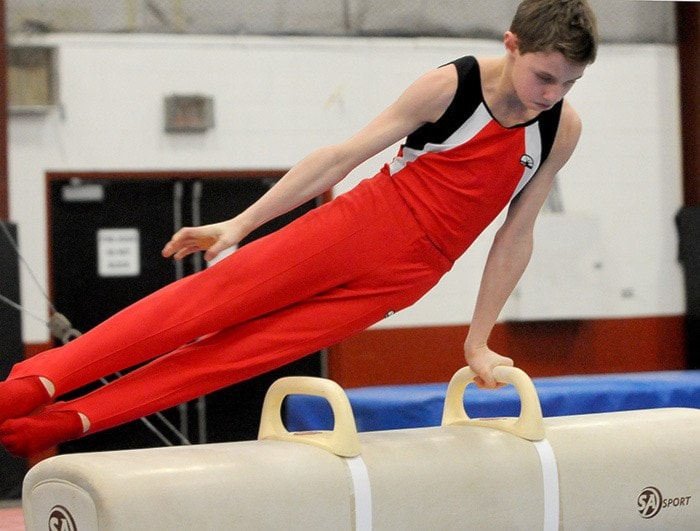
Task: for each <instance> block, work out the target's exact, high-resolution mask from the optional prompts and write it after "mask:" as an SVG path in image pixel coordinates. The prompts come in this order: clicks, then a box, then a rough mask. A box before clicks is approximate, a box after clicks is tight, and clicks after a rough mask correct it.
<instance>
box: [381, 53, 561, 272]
mask: <svg viewBox="0 0 700 531" xmlns="http://www.w3.org/2000/svg"><path fill="white" fill-rule="evenodd" d="M451 64H454V65H455V66H456V68H457V72H458V79H459V81H458V86H457V91H456V93H455V96H454V99H453V101H452V103H451V104H450V105H449V107H448V108H447V110H446V111H445V113H444V114H443V115H442V116H441V117H440V119H438V120H437V121H436V122H434V123H427V124H424V125H422V126H421V127H419V128H418V129H417V130H416V131H414V132H413V133H411V134H410V135H409V136H408V137H407V138H406V141H405V143H404V144H402V146H401V147H400V149H399V152H398V154H397V156H396V157H395V158H394V160H393V161H392V162H391V163H388V164H386V165H385V166H384V167H383V168H382V170H381V171H382V173H385V174H388V175H390V176H391V180H392V181H393V182H394V184H395V186H396V188H397V189H398V191H399V193H400V195H401V196H402V197H403V199H404V201H405V202H406V203H407V205H408V207H409V209H410V210H411V211H412V213H413V215H414V216H415V218H416V220H417V222H418V224H419V225H420V226H421V228H422V229H423V230H424V231H425V234H426V236H427V237H428V238H429V239H430V240H431V242H432V243H433V245H435V246H436V247H437V248H438V250H439V251H440V252H441V253H442V254H443V255H444V256H445V257H447V258H448V259H449V260H451V261H453V262H454V261H455V260H456V259H457V258H458V257H459V256H461V255H462V254H463V253H464V251H466V249H467V248H468V247H469V246H470V245H471V244H472V242H473V241H474V240H475V239H476V238H477V236H478V235H479V234H480V233H481V232H482V231H483V230H484V229H485V228H486V227H487V226H488V225H489V224H490V223H491V221H493V220H494V219H495V218H496V216H498V214H499V213H500V212H501V211H502V210H503V208H505V207H506V206H507V205H508V204H509V203H510V201H511V200H512V199H513V198H514V197H515V196H516V195H517V194H518V193H519V192H520V191H521V190H522V189H523V188H524V187H525V185H526V184H527V183H528V181H529V180H530V179H531V178H532V176H533V175H534V174H535V172H536V171H537V169H538V168H539V167H540V165H541V164H542V162H543V161H544V160H545V159H546V158H547V156H548V155H549V152H550V150H551V148H552V144H553V143H554V137H555V135H556V132H557V127H558V125H559V118H560V115H561V107H562V102H559V103H557V104H556V105H555V106H554V107H553V108H551V109H549V110H547V111H544V112H543V113H541V114H539V115H538V116H537V117H535V118H534V119H532V120H530V121H529V122H526V123H523V124H520V125H517V126H513V127H503V126H502V125H501V124H499V123H498V122H497V121H496V120H495V119H494V118H493V116H491V114H490V111H489V109H488V107H487V105H486V102H485V101H484V96H483V93H482V90H481V75H480V72H479V65H478V63H477V60H476V59H475V58H474V57H471V56H468V57H462V58H461V59H457V60H456V61H453V62H452V63H451Z"/></svg>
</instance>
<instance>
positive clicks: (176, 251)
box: [161, 221, 243, 260]
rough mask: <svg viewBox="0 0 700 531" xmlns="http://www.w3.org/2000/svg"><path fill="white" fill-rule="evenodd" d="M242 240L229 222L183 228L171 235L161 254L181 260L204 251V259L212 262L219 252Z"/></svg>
mask: <svg viewBox="0 0 700 531" xmlns="http://www.w3.org/2000/svg"><path fill="white" fill-rule="evenodd" d="M242 238H243V236H242V235H239V234H238V233H237V231H236V229H235V227H234V226H233V225H232V224H231V223H230V222H226V221H224V222H221V223H213V224H211V225H202V226H201V227H184V228H182V229H180V230H179V231H177V232H176V233H175V234H173V236H172V238H171V239H170V241H169V242H168V243H166V244H165V247H163V250H162V251H161V254H162V255H163V256H164V257H165V258H170V257H173V258H175V259H176V260H181V259H182V258H185V257H186V256H188V255H190V254H192V253H196V252H198V251H205V253H204V259H205V260H213V259H214V258H215V257H216V256H217V255H218V254H219V253H220V252H221V251H223V250H224V249H227V248H228V247H232V246H234V245H236V244H238V243H239V242H240V240H241V239H242Z"/></svg>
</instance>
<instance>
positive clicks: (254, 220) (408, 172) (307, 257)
mask: <svg viewBox="0 0 700 531" xmlns="http://www.w3.org/2000/svg"><path fill="white" fill-rule="evenodd" d="M503 42H504V54H503V55H502V56H500V57H493V58H474V57H471V56H466V57H462V58H460V59H457V60H455V61H453V62H450V63H448V64H446V65H443V66H442V67H439V68H436V69H434V70H432V71H430V72H428V73H426V74H424V75H423V76H421V77H419V78H418V79H417V80H416V81H414V82H413V83H412V84H411V85H410V86H409V87H408V88H407V89H406V90H405V91H404V92H403V93H402V94H401V95H400V96H399V98H398V99H397V100H396V101H395V102H394V103H393V104H391V105H390V106H389V107H388V108H387V109H386V110H384V111H383V112H382V113H380V114H379V115H378V116H377V117H376V118H375V119H374V120H372V121H371V122H370V123H369V124H368V125H367V126H366V127H365V128H364V129H362V130H360V131H359V132H358V133H357V134H355V135H354V136H352V137H350V138H349V139H348V140H346V141H344V142H341V143H339V144H336V145H330V146H326V147H322V148H320V149H318V150H316V151H314V152H312V153H311V154H310V155H309V156H307V157H306V158H304V159H303V160H301V161H300V162H299V163H297V164H296V165H295V166H294V167H293V168H292V169H291V170H289V172H288V173H287V174H286V175H285V176H284V177H283V178H282V179H280V180H279V181H278V183H277V184H275V186H273V187H272V188H271V189H270V190H269V191H268V192H267V193H266V194H265V195H264V196H262V197H261V198H260V199H259V200H258V201H257V202H256V203H255V204H253V205H252V206H251V207H249V208H248V209H247V210H245V211H244V212H242V213H240V214H239V215H237V216H235V217H233V218H232V219H229V220H226V221H222V222H220V223H214V224H211V225H204V226H200V227H186V228H183V229H181V230H179V231H178V232H177V233H175V234H174V235H173V236H172V239H171V240H170V241H169V242H168V243H167V244H166V245H165V247H164V248H163V251H162V254H163V256H164V257H166V258H169V257H173V258H174V259H182V258H183V257H185V256H187V255H189V254H191V253H194V252H198V251H205V254H204V257H205V259H207V260H211V259H213V258H214V257H215V256H217V255H218V254H219V253H220V252H221V251H223V250H224V249H226V248H229V247H232V246H235V245H236V244H237V243H238V242H240V241H241V240H242V239H243V238H244V237H245V236H246V235H247V234H249V233H250V232H251V231H252V230H254V229H255V228H257V227H259V226H260V225H262V224H263V223H265V222H267V221H269V220H270V219H273V218H275V217H276V216H279V215H281V214H282V213H285V212H287V211H289V210H291V209H292V208H294V207H296V206H298V205H300V204H302V203H304V202H306V201H308V200H309V199H311V198H314V197H316V196H318V195H319V194H321V193H323V192H325V191H326V190H329V189H330V188H332V187H333V186H334V185H335V184H337V183H338V182H339V181H341V180H342V179H343V178H344V177H345V176H346V175H347V174H348V173H350V171H352V170H353V169H354V168H355V167H357V166H358V165H359V164H360V163H362V162H364V161H366V160H367V159H369V158H370V157H372V156H374V155H376V154H377V153H379V152H381V151H382V150H384V149H385V148H387V147H390V146H392V145H393V144H395V143H396V142H399V141H402V140H403V144H402V145H401V147H400V148H399V150H398V153H397V154H396V156H395V158H394V159H393V160H392V161H391V162H389V163H387V164H386V165H384V166H383V167H382V168H381V170H380V171H379V172H378V173H377V174H376V175H375V176H374V177H372V178H370V179H366V180H364V181H362V182H360V183H359V184H358V185H357V186H356V187H355V188H353V189H352V190H351V191H349V192H347V193H345V194H342V195H340V196H338V197H337V198H335V199H333V200H332V201H330V202H329V203H327V204H325V205H323V206H320V207H319V208H316V209H314V210H312V211H311V212H309V213H308V214H306V215H304V216H302V217H301V218H299V219H297V220H295V221H294V222H292V223H291V224H289V225H288V226H286V227H285V228H283V229H281V230H279V231H277V232H275V233H273V234H271V235H269V236H266V237H264V238H261V239H259V240H256V241H254V242H252V243H250V244H248V245H245V246H243V247H241V248H240V249H238V250H236V251H235V252H234V253H232V254H231V255H230V256H229V257H227V258H225V259H224V260H221V261H220V262H218V263H217V264H215V265H213V266H211V267H209V268H207V269H205V270H204V271H202V272H201V273H197V274H194V275H190V276H187V277H185V278H183V279H181V280H179V281H177V282H175V283H173V284H170V285H168V286H166V287H164V288H162V289H160V290H158V291H156V292H155V293H153V294H151V295H149V296H147V297H145V298H144V299H142V300H140V301H138V302H136V303H135V304H133V305H131V306H129V307H128V308H126V309H124V310H122V311H120V312H119V313H117V314H116V315H114V316H113V317H111V318H109V319H107V320H106V321H105V322H104V323H102V324H100V325H98V326H96V327H95V328H93V329H92V330H90V331H88V332H87V333H85V334H84V335H82V336H80V337H78V338H77V339H75V340H73V341H71V342H69V343H67V344H66V345H63V346H61V347H58V348H55V349H52V350H48V351H46V352H43V353H41V354H39V355H36V356H34V357H32V358H29V359H27V360H25V361H22V362H20V363H17V364H16V365H15V366H14V367H13V369H12V371H11V373H10V375H9V377H8V379H7V380H6V381H4V382H1V383H0V443H2V445H3V446H4V447H5V448H6V449H7V450H8V451H9V452H10V453H12V454H14V455H17V456H29V455H32V454H35V453H37V452H39V451H42V450H45V449H48V448H50V447H52V446H54V445H56V444H58V443H60V442H63V441H66V440H70V439H75V438H78V437H81V436H83V435H85V434H90V433H95V432H98V431H100V430H105V429H107V428H111V427H113V426H117V425H119V424H122V423H125V422H128V421H132V420H135V419H138V418H140V417H143V416H146V415H149V414H152V413H155V412H157V411H160V410H163V409H166V408H169V407H172V406H175V405H177V404H180V403H183V402H186V401H189V400H192V399H195V398H197V397H199V396H201V395H203V394H206V393H210V392H212V391H215V390H217V389H220V388H222V387H226V386H229V385H232V384H234V383H236V382H240V381H242V380H245V379H248V378H251V377H254V376H256V375H259V374H261V373H263V372H266V371H269V370H272V369H274V368H276V367H279V366H281V365H283V364H286V363H289V362H291V361H293V360H296V359H298V358H300V357H303V356H305V355H308V354H309V353H311V352H315V351H318V350H320V349H323V348H325V347H327V346H329V345H333V344H335V343H337V342H339V341H341V340H343V339H345V338H347V337H348V336H350V335H351V334H353V333H356V332H358V331H360V330H363V329H365V328H366V327H368V326H370V325H371V324H373V323H376V322H377V321H379V320H381V319H382V318H384V317H385V316H388V315H391V314H393V313H394V312H396V311H399V310H401V309H402V308H405V307H407V306H409V305H411V304H413V303H414V302H416V301H417V300H418V299H419V298H420V297H421V296H423V295H424V294H425V293H426V292H427V291H428V290H430V288H432V287H433V286H434V285H435V284H436V283H437V282H438V280H439V279H440V278H441V277H442V276H443V275H444V274H445V273H446V272H447V271H448V270H449V269H450V268H451V267H452V264H453V263H454V261H455V260H456V259H457V258H458V257H459V256H460V255H462V254H463V253H464V252H465V251H466V250H467V248H468V247H469V246H470V245H471V243H472V242H473V241H474V240H475V239H476V237H477V236H478V235H479V234H480V233H481V232H482V231H483V230H484V229H485V228H486V227H487V226H488V225H489V223H490V222H491V221H493V220H494V219H495V218H496V217H497V216H498V214H499V213H500V212H501V211H502V210H503V209H504V208H506V207H508V210H507V215H506V217H505V220H504V222H503V224H502V226H501V227H500V228H499V230H498V231H497V233H496V236H495V238H494V241H493V244H492V246H491V249H490V251H489V255H488V258H487V261H486V265H485V268H484V272H483V276H482V279H481V284H480V288H479V293H478V297H477V302H476V306H475V308H474V314H473V318H472V321H471V324H470V327H469V331H468V333H467V337H466V339H465V342H464V356H465V360H466V362H467V363H468V364H469V365H470V366H471V367H472V369H473V370H474V371H475V372H476V373H477V375H478V377H477V384H478V385H479V386H481V387H486V388H494V387H496V386H497V384H496V382H495V380H494V377H493V374H492V369H493V368H494V367H495V366H497V365H512V364H513V361H512V360H511V359H510V358H506V357H504V356H501V355H499V354H497V353H496V352H494V351H492V350H491V349H490V348H489V346H488V337H489V334H490V332H491V329H492V327H493V326H494V324H495V322H496V319H497V317H498V315H499V313H500V311H501V310H502V308H503V305H504V304H505V302H506V299H507V298H508V296H509V295H510V293H511V291H512V290H513V289H514V287H515V285H516V283H517V281H518V280H519V278H520V276H521V275H522V273H523V271H524V269H525V267H526V266H527V263H528V261H529V259H530V255H531V252H532V245H533V227H534V223H535V219H536V217H537V214H538V212H539V210H540V208H541V206H542V205H543V203H544V201H545V199H546V197H547V194H548V192H549V190H550V187H551V185H552V183H553V180H554V177H555V175H556V174H557V172H558V171H559V170H560V169H561V168H562V166H563V165H564V164H565V163H566V161H567V160H568V159H569V157H570V156H571V154H572V152H573V150H574V148H575V146H576V144H577V142H578V138H579V134H580V131H581V124H580V120H579V118H578V116H577V114H576V112H575V111H574V109H573V108H572V107H571V105H570V104H569V103H568V102H567V101H566V100H564V96H565V95H566V93H567V92H568V91H569V90H570V89H571V87H572V86H573V85H574V84H575V83H576V80H578V79H579V78H581V76H582V75H583V73H584V71H585V69H586V68H587V66H588V65H589V64H591V63H592V62H593V61H594V59H595V55H596V49H597V31H596V22H595V16H594V14H593V13H592V11H591V9H590V7H589V6H588V4H587V2H586V0H524V1H523V2H522V3H521V4H520V5H519V6H518V9H517V12H516V14H515V17H514V19H513V21H512V24H511V26H510V29H509V30H508V31H506V32H505V34H504V37H503ZM144 362H148V363H145V364H144ZM140 364H143V365H142V366H140V367H139V368H138V369H136V370H134V371H132V372H130V373H128V374H127V375H125V376H124V377H122V378H120V379H118V380H115V381H113V382H111V383H109V384H107V385H105V386H103V387H101V388H99V389H97V390H95V391H93V392H91V393H89V394H87V395H85V396H82V397H79V398H76V399H74V400H70V401H55V399H56V398H60V397H61V395H63V394H65V393H67V392H69V391H72V390H75V389H78V388H80V387H82V386H84V385H86V384H87V383H90V382H93V381H95V380H98V379H100V378H102V377H104V376H106V375H109V374H112V373H115V372H117V371H119V370H122V369H125V368H128V367H134V366H136V365H140Z"/></svg>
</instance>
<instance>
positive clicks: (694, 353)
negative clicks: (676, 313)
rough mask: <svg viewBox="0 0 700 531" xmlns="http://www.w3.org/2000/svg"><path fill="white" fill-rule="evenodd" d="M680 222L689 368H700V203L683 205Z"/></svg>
mask: <svg viewBox="0 0 700 531" xmlns="http://www.w3.org/2000/svg"><path fill="white" fill-rule="evenodd" d="M676 225H677V227H678V242H679V248H678V259H679V260H680V262H681V263H682V265H683V273H684V276H685V298H686V345H687V352H688V368H689V369H700V206H688V207H683V208H681V209H680V210H679V211H678V214H677V215H676Z"/></svg>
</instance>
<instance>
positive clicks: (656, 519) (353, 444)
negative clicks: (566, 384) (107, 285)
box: [23, 367, 700, 531]
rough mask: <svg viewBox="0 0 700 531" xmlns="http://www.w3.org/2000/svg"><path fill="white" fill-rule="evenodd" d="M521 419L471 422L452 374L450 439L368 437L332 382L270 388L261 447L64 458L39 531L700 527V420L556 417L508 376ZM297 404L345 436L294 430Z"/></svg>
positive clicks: (698, 413) (46, 489) (431, 433)
mask: <svg viewBox="0 0 700 531" xmlns="http://www.w3.org/2000/svg"><path fill="white" fill-rule="evenodd" d="M495 373H496V377H497V379H498V380H499V381H501V382H504V383H510V384H513V385H514V386H515V388H516V389H517V391H518V393H519V395H520V399H521V413H520V416H519V417H518V418H501V419H471V418H469V416H468V415H467V412H466V411H465V409H464V401H463V399H464V393H465V390H466V387H467V385H468V384H469V383H470V382H472V381H473V378H474V374H473V373H472V372H471V370H470V369H469V368H468V367H467V368H464V369H462V370H460V371H458V372H457V373H456V374H455V376H454V377H453V378H452V380H451V382H450V384H449V387H448V391H447V396H446V400H445V407H444V414H443V419H442V425H441V426H439V427H430V428H416V429H406V430H391V431H375V432H365V433H360V434H358V433H357V430H356V428H355V420H354V417H353V414H352V411H351V408H350V403H349V401H348V398H347V395H345V393H344V392H343V390H342V389H341V388H340V387H339V386H338V385H336V384H335V383H333V382H331V381H329V380H323V379H320V378H310V377H292V378H283V379H281V380H279V381H277V382H275V383H274V384H273V385H272V386H271V387H270V389H269V391H268V394H267V396H266V398H265V403H264V405H263V412H262V418H261V427H260V434H259V439H258V440H257V441H246V442H233V443H219V444H206V445H200V446H179V447H170V448H156V449H145V450H125V451H116V452H102V453H86V454H70V455H60V456H56V457H53V458H50V459H47V460H45V461H42V462H41V463H39V464H38V465H36V466H35V467H34V468H32V469H31V470H30V472H29V473H28V474H27V476H26V478H25V481H24V488H23V507H24V514H25V520H26V528H27V530H29V531H33V530H42V531H44V530H46V529H50V530H54V529H55V530H62V531H76V530H77V531H89V530H100V531H113V530H130V531H131V530H149V531H152V530H157V529H164V530H172V529H193V530H194V529H196V530H205V529H211V530H234V529H240V530H246V531H248V530H296V529H298V530H323V531H328V530H330V531H335V530H352V529H362V530H369V529H376V530H391V531H397V530H413V529H415V530H429V529H441V530H443V529H444V530H457V529H488V530H494V529H504V530H505V529H507V530H514V529H524V530H536V529H545V530H550V529H566V530H570V529H615V530H617V531H619V530H623V529H629V530H644V529H659V530H669V529H674V530H690V529H700V410H698V409H690V408H667V409H652V410H641V411H628V412H617V413H602V414H590V415H577V416H567V417H551V418H546V419H543V417H542V411H541V407H540V403H539V399H538V397H537V394H536V392H535V388H534V385H533V384H532V381H531V380H530V379H529V378H528V376H527V375H526V374H525V373H523V372H522V371H521V370H519V369H515V368H509V367H498V368H497V369H496V371H495ZM291 394H309V395H317V396H321V397H324V398H325V399H326V400H328V402H329V403H330V405H331V408H332V410H333V414H334V418H335V425H334V427H333V429H332V430H330V431H319V432H302V433H294V432H289V431H287V429H286V428H285V426H284V424H283V421H282V418H281V409H282V402H283V400H284V398H285V397H286V396H288V395H291Z"/></svg>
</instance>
